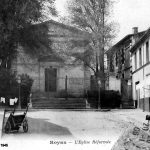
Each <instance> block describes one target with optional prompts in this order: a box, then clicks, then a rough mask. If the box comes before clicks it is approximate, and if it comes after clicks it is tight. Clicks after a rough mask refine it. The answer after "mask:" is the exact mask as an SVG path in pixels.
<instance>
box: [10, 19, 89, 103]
mask: <svg viewBox="0 0 150 150" xmlns="http://www.w3.org/2000/svg"><path fill="white" fill-rule="evenodd" d="M42 24H46V25H47V26H48V27H49V36H50V38H51V41H52V50H53V53H51V52H49V53H48V52H47V54H40V55H39V56H38V57H37V56H33V55H32V56H31V55H29V54H28V53H26V52H25V48H24V47H22V46H19V47H18V53H17V56H16V58H15V59H14V60H13V62H12V68H11V69H12V70H13V71H15V72H17V74H18V75H19V74H28V75H29V76H30V77H31V78H32V79H33V80H34V82H33V86H32V99H42V98H44V99H49V98H51V99H52V97H59V96H60V95H61V96H62V94H65V92H66V91H67V94H71V95H74V96H80V95H83V94H84V91H85V90H87V89H89V88H90V71H89V70H88V68H87V67H85V66H84V63H72V62H73V60H74V58H73V57H71V56H68V55H66V54H67V53H69V54H71V53H74V52H76V53H77V52H78V53H83V52H84V48H83V47H84V44H86V43H87V41H88V39H89V34H88V33H86V32H83V31H81V30H78V29H76V28H74V27H72V26H68V25H64V24H62V23H58V22H56V21H53V20H50V21H47V22H44V23H42ZM42 103H44V100H43V102H42ZM46 105H47V104H46Z"/></svg>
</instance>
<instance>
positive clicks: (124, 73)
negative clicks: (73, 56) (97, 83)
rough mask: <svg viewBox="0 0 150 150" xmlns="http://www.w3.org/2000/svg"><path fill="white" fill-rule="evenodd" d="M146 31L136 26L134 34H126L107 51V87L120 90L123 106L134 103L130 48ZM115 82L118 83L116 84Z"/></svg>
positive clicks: (129, 105) (130, 105)
mask: <svg viewBox="0 0 150 150" xmlns="http://www.w3.org/2000/svg"><path fill="white" fill-rule="evenodd" d="M144 33H145V32H144V31H143V32H138V28H137V27H134V28H133V33H132V34H128V35H126V36H125V37H124V38H123V39H121V40H120V41H119V42H118V43H116V44H115V45H114V46H112V47H111V48H110V49H109V50H108V51H107V57H108V64H109V65H108V66H109V67H108V68H109V69H108V70H109V71H108V72H109V75H108V76H109V78H108V86H107V88H108V89H111V90H118V91H120V94H121V102H122V107H123V108H129V107H132V105H133V100H132V74H131V69H132V65H131V54H130V49H131V47H132V46H133V45H134V44H135V43H136V41H138V39H140V38H141V37H142V36H143V34H144ZM114 83H116V85H115V86H114Z"/></svg>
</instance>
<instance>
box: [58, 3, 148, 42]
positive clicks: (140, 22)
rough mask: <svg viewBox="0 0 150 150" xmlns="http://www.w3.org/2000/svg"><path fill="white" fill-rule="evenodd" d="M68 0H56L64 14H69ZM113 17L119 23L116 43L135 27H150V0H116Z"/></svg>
mask: <svg viewBox="0 0 150 150" xmlns="http://www.w3.org/2000/svg"><path fill="white" fill-rule="evenodd" d="M66 1H69V0H56V6H57V9H58V10H59V11H60V14H61V15H62V16H63V15H66V14H67V11H66V10H65V6H66ZM112 18H113V20H114V21H115V22H117V23H118V24H119V27H118V30H119V32H118V34H117V37H116V39H115V41H114V44H115V43H116V42H117V41H119V40H120V39H122V38H123V37H124V36H126V35H127V34H131V33H132V28H133V27H138V30H139V32H140V31H143V30H146V29H148V28H149V27H150V0H115V3H114V7H113V14H112Z"/></svg>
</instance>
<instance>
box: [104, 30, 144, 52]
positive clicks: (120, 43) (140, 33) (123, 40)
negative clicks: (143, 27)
mask: <svg viewBox="0 0 150 150" xmlns="http://www.w3.org/2000/svg"><path fill="white" fill-rule="evenodd" d="M145 32H146V31H142V32H138V33H137V34H138V36H142V35H143V34H144V33H145ZM132 36H134V34H128V35H126V36H125V37H124V38H122V39H121V40H120V41H119V42H117V43H116V44H115V45H114V46H112V47H111V48H110V49H109V50H108V51H107V52H106V53H109V52H110V51H112V50H114V49H115V48H117V47H119V46H120V45H122V44H123V43H124V42H125V41H127V40H128V39H130V38H131V37H132Z"/></svg>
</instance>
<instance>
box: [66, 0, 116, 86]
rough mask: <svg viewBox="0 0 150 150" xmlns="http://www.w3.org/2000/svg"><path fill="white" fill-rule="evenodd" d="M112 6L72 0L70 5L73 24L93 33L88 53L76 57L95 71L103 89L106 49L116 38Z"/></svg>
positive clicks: (100, 0) (105, 0) (107, 0)
mask: <svg viewBox="0 0 150 150" xmlns="http://www.w3.org/2000/svg"><path fill="white" fill-rule="evenodd" d="M110 6H112V2H111V1H110V0H72V1H71V2H69V4H68V10H69V12H70V14H71V15H70V20H71V23H72V24H73V25H75V26H76V27H78V28H80V29H81V30H85V31H87V32H90V33H91V39H90V43H89V44H88V45H86V47H85V48H86V51H85V52H84V53H83V54H82V55H81V54H77V53H75V54H74V57H76V58H77V59H78V60H80V61H83V62H84V64H85V65H86V66H88V67H90V68H91V69H92V70H93V71H94V73H95V76H96V78H97V79H98V78H100V80H101V83H102V88H103V89H105V74H104V53H105V48H106V47H108V46H109V44H110V42H111V40H112V38H114V36H115V34H114V23H112V22H110V21H109V15H110V12H111V9H110V8H111V7H110ZM67 17H68V16H67Z"/></svg>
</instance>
